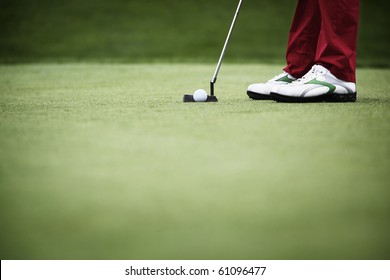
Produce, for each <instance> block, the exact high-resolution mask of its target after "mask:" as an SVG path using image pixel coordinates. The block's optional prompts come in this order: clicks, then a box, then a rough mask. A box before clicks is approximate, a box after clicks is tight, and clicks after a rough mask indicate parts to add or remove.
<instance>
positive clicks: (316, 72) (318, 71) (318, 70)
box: [293, 65, 326, 83]
mask: <svg viewBox="0 0 390 280" xmlns="http://www.w3.org/2000/svg"><path fill="white" fill-rule="evenodd" d="M325 74H326V72H325V70H324V69H323V68H322V67H318V65H314V66H313V67H312V68H311V70H310V71H309V72H307V73H306V74H305V75H304V76H303V77H302V78H299V79H297V80H296V81H294V82H293V83H302V82H305V81H310V80H312V79H315V78H317V77H318V76H323V75H325Z"/></svg>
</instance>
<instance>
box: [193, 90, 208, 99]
mask: <svg viewBox="0 0 390 280" xmlns="http://www.w3.org/2000/svg"><path fill="white" fill-rule="evenodd" d="M194 100H195V101H196V102H205V101H206V100H207V92H206V91H205V90H204V89H197V90H195V92H194Z"/></svg>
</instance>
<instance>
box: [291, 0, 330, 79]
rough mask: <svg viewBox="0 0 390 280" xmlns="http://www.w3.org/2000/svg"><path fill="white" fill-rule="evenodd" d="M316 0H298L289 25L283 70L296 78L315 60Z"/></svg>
mask: <svg viewBox="0 0 390 280" xmlns="http://www.w3.org/2000/svg"><path fill="white" fill-rule="evenodd" d="M318 1H319V0H299V1H298V5H297V8H296V10H295V16H294V19H293V22H292V25H291V29H290V35H289V40H288V48H287V52H286V60H287V66H286V68H284V70H285V71H286V72H288V73H290V74H291V75H293V76H295V77H298V78H299V77H302V76H303V75H304V74H306V73H307V72H308V71H309V70H310V68H311V67H312V66H313V64H314V62H315V58H316V50H317V42H318V36H319V32H320V29H321V13H320V10H319V4H318ZM325 1H326V0H325ZM327 1H331V0H327Z"/></svg>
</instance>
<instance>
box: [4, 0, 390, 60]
mask: <svg viewBox="0 0 390 280" xmlns="http://www.w3.org/2000/svg"><path fill="white" fill-rule="evenodd" d="M237 3H238V1H235V0H230V1H227V0H181V1H179V0H164V1H161V0H145V1H135V0H110V1H106V0H89V1H79V0H67V1H63V0H0V63H26V62H78V61H80V62H121V63H122V62H126V63H127V62H187V61H188V62H216V60H217V59H218V56H219V53H220V51H221V48H222V44H223V42H224V40H225V37H226V34H227V31H228V28H229V25H230V23H231V20H232V17H233V14H234V11H235V9H236V6H237ZM295 5H296V1H292V0H257V1H253V0H252V1H249V0H248V1H244V3H243V7H242V10H241V14H240V17H239V19H238V23H237V26H236V30H235V32H234V34H233V37H232V40H231V42H230V45H229V49H228V53H227V56H226V60H227V61H230V62H264V63H281V64H283V63H284V56H285V48H286V44H287V36H288V31H289V28H290V22H291V19H292V17H293V13H294V9H295ZM389 8H390V4H389V1H388V0H375V1H372V0H361V18H360V31H359V32H360V36H359V46H358V65H359V66H360V67H389V66H390V59H389V57H390V50H389V39H390V31H389V26H390V20H389V16H388V12H389Z"/></svg>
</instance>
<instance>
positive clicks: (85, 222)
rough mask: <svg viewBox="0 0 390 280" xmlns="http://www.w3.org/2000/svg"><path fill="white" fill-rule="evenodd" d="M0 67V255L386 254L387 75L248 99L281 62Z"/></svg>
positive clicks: (389, 229) (363, 75)
mask: <svg viewBox="0 0 390 280" xmlns="http://www.w3.org/2000/svg"><path fill="white" fill-rule="evenodd" d="M214 66H215V65H214V64H212V65H211V64H210V65H209V64H134V65H109V64H58V65H56V64H31V65H14V66H4V65H3V66H0V219H1V220H0V221H1V225H2V229H1V234H0V258H1V259H388V258H389V257H390V255H389V252H390V246H389V239H388V236H389V235H390V226H389V223H388V221H389V215H388V213H389V210H390V206H389V194H390V191H389V188H388V187H389V179H390V175H389V167H390V157H389V156H390V153H389V143H390V110H389V109H390V106H389V105H390V97H389V90H390V86H389V83H388V81H389V78H390V70H375V69H361V70H360V69H359V71H358V90H359V97H358V101H357V102H356V103H353V104H331V103H323V104H278V103H274V102H271V101H265V102H256V101H252V100H249V99H248V98H247V97H246V95H245V89H246V86H247V85H248V84H249V83H252V82H255V81H261V80H265V79H268V78H270V77H272V76H273V75H274V74H277V73H278V72H279V71H280V68H281V66H269V65H256V64H251V65H245V64H244V65H235V64H226V65H224V66H223V67H222V69H221V73H220V77H219V80H218V83H217V85H216V95H217V97H218V98H219V99H220V102H218V103H216V104H199V103H198V104H184V103H182V101H181V99H182V95H183V93H185V92H192V91H193V90H195V89H196V88H202V87H203V88H206V89H207V86H208V82H209V79H210V77H211V75H212V72H213V70H214Z"/></svg>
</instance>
